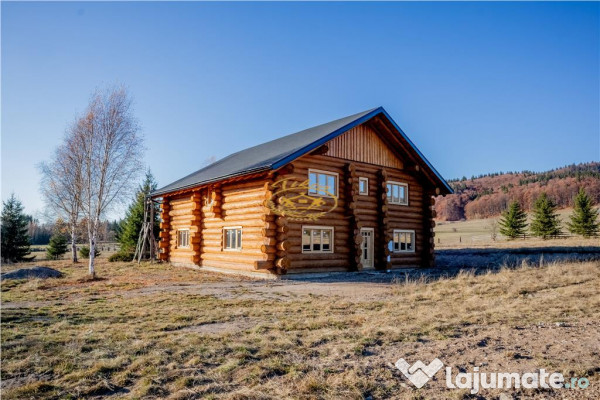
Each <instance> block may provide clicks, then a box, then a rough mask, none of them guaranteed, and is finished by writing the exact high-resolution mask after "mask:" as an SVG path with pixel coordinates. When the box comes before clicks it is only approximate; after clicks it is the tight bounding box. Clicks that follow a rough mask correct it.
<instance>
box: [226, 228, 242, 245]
mask: <svg viewBox="0 0 600 400" xmlns="http://www.w3.org/2000/svg"><path fill="white" fill-rule="evenodd" d="M223 249H224V250H241V249H242V227H241V226H227V227H223Z"/></svg>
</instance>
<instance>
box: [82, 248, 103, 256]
mask: <svg viewBox="0 0 600 400" xmlns="http://www.w3.org/2000/svg"><path fill="white" fill-rule="evenodd" d="M99 255H100V250H98V247H95V248H94V257H98V256H99ZM79 256H80V257H81V258H90V248H89V247H88V246H81V248H80V249H79Z"/></svg>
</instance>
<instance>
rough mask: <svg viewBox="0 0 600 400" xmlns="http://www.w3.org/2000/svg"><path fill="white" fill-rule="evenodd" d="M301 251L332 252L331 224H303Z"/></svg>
mask: <svg viewBox="0 0 600 400" xmlns="http://www.w3.org/2000/svg"><path fill="white" fill-rule="evenodd" d="M302 252H303V253H333V227H332V226H303V227H302Z"/></svg>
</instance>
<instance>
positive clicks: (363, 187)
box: [358, 178, 369, 196]
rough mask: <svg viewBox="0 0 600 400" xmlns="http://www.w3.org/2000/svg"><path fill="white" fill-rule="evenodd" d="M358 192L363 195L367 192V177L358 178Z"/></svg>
mask: <svg viewBox="0 0 600 400" xmlns="http://www.w3.org/2000/svg"><path fill="white" fill-rule="evenodd" d="M358 194H360V195H363V196H367V195H368V194H369V178H358Z"/></svg>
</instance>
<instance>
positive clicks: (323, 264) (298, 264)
mask: <svg viewBox="0 0 600 400" xmlns="http://www.w3.org/2000/svg"><path fill="white" fill-rule="evenodd" d="M292 265H293V268H294V269H302V268H319V267H320V268H329V267H343V268H348V267H349V263H348V260H347V259H339V260H298V261H296V260H293V261H292Z"/></svg>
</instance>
